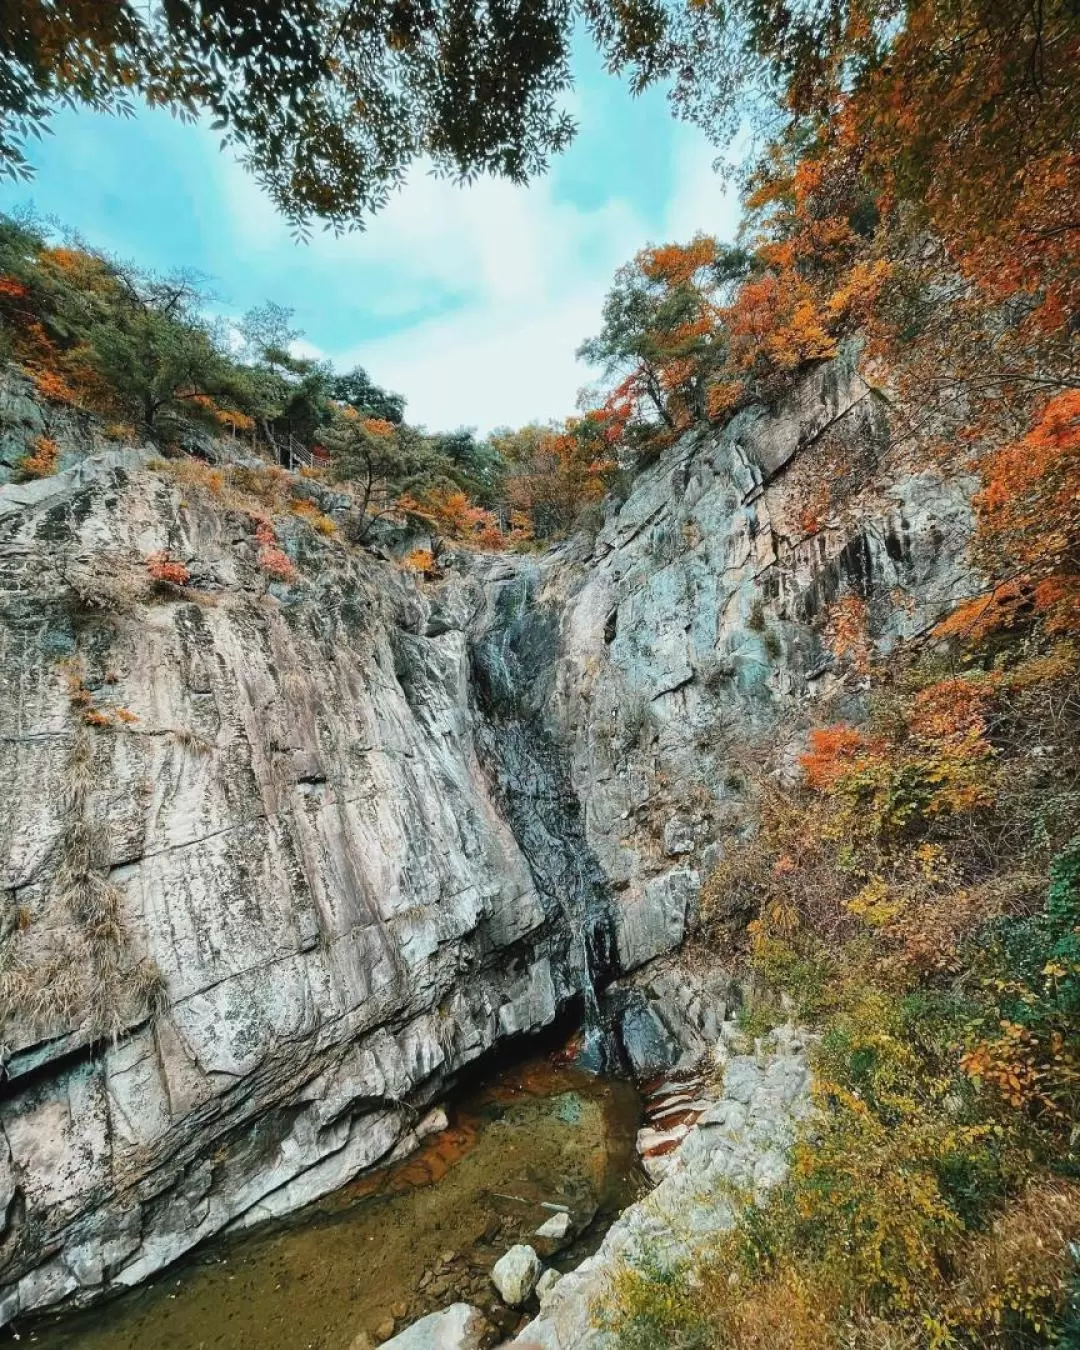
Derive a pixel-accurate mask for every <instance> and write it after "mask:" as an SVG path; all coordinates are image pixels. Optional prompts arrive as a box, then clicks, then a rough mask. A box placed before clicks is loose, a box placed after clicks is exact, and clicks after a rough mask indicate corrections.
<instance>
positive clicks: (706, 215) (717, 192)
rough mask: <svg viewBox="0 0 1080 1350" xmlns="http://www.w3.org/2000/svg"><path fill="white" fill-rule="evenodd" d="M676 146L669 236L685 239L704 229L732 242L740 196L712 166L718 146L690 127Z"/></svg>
mask: <svg viewBox="0 0 1080 1350" xmlns="http://www.w3.org/2000/svg"><path fill="white" fill-rule="evenodd" d="M677 145H678V150H677V152H676V156H675V163H676V170H675V192H674V195H673V196H672V198H671V200H670V201H669V202H668V204H667V208H666V210H665V213H664V225H665V229H666V231H667V235H668V238H669V239H672V240H675V241H677V242H685V241H686V240H688V239H691V238H693V236H694V235H695V234H697V233H698V231H702V232H703V233H705V234H712V235H715V236H716V238H718V239H720V240H724V241H727V242H730V241H731V240H732V239H734V237H735V231H736V230H737V229H738V227H739V215H740V211H739V195H738V192H737V191H736V190H735V188H734V186H733V185H731V184H727V185H725V183H724V180H723V178H722V177H721V175H720V174H718V173H717V172H716V170H715V169H714V168H713V167H712V166H713V163H714V161H715V159H716V156H717V151H716V149H715V147H713V146H711V145H709V144H708V143H707V142H705V141H704V140H703V138H702V137H701V136H700V135H698V134H697V133H692V132H689V131H688V130H684V132H683V134H682V135H681V136H680V137H679V138H678V141H677Z"/></svg>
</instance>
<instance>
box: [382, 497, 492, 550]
mask: <svg viewBox="0 0 1080 1350" xmlns="http://www.w3.org/2000/svg"><path fill="white" fill-rule="evenodd" d="M398 509H399V510H400V511H403V512H405V514H406V515H410V516H416V517H417V518H418V519H419V520H422V521H423V522H424V523H425V524H426V525H429V526H430V527H431V528H432V529H433V530H435V531H437V532H438V533H439V534H442V535H445V536H446V537H447V538H448V539H459V540H461V541H462V542H464V543H471V544H475V545H477V546H478V547H479V548H490V549H498V548H502V546H503V535H502V531H501V530H500V529H499V523H498V521H497V520H496V518H495V516H494V515H493V514H492V512H490V511H487V510H485V509H484V508H483V507H482V506H474V505H473V504H472V502H470V500H469V498H468V496H467V495H466V494H465V493H464V492H462V491H460V490H456V491H448V490H446V489H442V488H432V489H430V490H429V491H428V492H425V493H424V494H423V495H422V496H420V497H416V496H414V495H413V494H411V493H405V494H404V496H402V497H401V498H400V500H399V501H398Z"/></svg>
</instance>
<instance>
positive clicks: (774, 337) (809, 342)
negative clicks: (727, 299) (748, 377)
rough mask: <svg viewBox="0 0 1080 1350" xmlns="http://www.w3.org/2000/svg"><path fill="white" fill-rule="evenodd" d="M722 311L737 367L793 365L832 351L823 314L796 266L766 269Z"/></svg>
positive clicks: (832, 342)
mask: <svg viewBox="0 0 1080 1350" xmlns="http://www.w3.org/2000/svg"><path fill="white" fill-rule="evenodd" d="M723 314H724V320H725V322H726V324H727V329H728V333H729V334H730V340H731V355H732V361H733V363H734V365H735V368H736V369H737V370H741V371H751V370H753V369H755V368H757V369H759V370H760V369H761V368H762V366H763V365H766V366H769V365H771V366H773V367H775V368H776V369H777V370H780V371H791V370H795V369H796V368H797V367H799V366H801V365H803V364H804V363H805V362H807V361H818V360H825V359H827V358H828V357H831V356H835V355H836V341H835V339H834V338H833V337H832V336H831V334H830V333H829V331H828V328H827V326H826V325H827V315H825V314H823V313H822V310H821V307H820V304H819V302H818V300H817V297H816V296H815V295H814V292H813V291H812V289H811V288H810V286H809V285H808V284H807V283H806V282H805V281H803V280H802V278H801V277H799V276H798V274H797V273H795V272H794V271H791V270H786V271H783V272H779V273H777V272H766V273H765V275H764V276H762V277H761V278H759V279H758V280H754V281H748V282H746V283H745V284H744V285H743V286H742V287H741V288H740V290H739V293H738V295H737V296H736V297H735V301H734V303H733V304H732V305H731V306H729V307H728V308H727V309H726V310H724V311H723Z"/></svg>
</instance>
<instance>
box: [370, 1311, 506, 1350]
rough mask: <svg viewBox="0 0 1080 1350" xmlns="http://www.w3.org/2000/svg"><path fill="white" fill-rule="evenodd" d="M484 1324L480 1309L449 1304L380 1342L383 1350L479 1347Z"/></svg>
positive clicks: (465, 1348) (447, 1349)
mask: <svg viewBox="0 0 1080 1350" xmlns="http://www.w3.org/2000/svg"><path fill="white" fill-rule="evenodd" d="M486 1330H487V1324H486V1322H485V1321H484V1316H483V1313H481V1311H480V1309H479V1308H474V1307H472V1306H471V1305H470V1304H468V1303H452V1304H451V1305H450V1307H449V1308H444V1309H443V1310H442V1311H441V1312H435V1313H430V1314H429V1315H428V1316H427V1317H421V1319H420V1320H419V1322H414V1323H413V1324H412V1326H411V1327H407V1328H406V1329H405V1330H404V1331H402V1332H399V1333H398V1335H397V1336H393V1337H391V1338H390V1340H388V1341H384V1342H383V1345H384V1347H385V1348H386V1350H480V1346H481V1345H482V1344H483V1340H484V1333H485V1331H486Z"/></svg>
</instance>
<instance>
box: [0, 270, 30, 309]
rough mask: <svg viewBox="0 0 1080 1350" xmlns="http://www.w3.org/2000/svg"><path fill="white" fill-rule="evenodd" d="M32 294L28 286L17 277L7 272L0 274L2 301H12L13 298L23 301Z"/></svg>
mask: <svg viewBox="0 0 1080 1350" xmlns="http://www.w3.org/2000/svg"><path fill="white" fill-rule="evenodd" d="M29 295H30V292H29V291H28V290H27V288H26V287H25V286H24V285H23V284H22V282H21V281H19V280H18V279H17V278H16V277H13V276H9V275H7V273H5V274H4V275H2V276H0V303H4V302H7V303H10V302H11V301H12V300H16V301H19V302H21V301H23V300H26V299H27V298H28V297H29Z"/></svg>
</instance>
